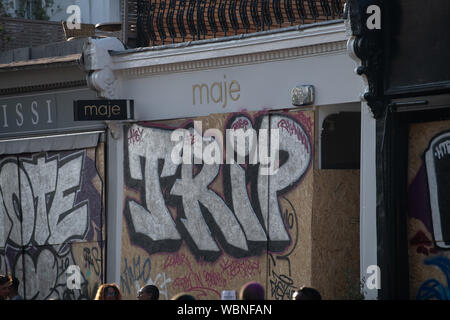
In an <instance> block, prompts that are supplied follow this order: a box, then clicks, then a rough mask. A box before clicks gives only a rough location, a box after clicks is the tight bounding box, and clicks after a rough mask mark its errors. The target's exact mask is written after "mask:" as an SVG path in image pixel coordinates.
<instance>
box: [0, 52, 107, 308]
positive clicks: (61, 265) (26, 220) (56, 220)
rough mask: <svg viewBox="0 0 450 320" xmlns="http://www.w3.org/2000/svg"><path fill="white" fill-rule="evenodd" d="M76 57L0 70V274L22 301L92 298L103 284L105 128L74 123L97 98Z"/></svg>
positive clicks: (95, 124)
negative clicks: (83, 102) (15, 285)
mask: <svg viewBox="0 0 450 320" xmlns="http://www.w3.org/2000/svg"><path fill="white" fill-rule="evenodd" d="M80 57H81V54H80V55H78V56H77V55H74V56H71V57H57V58H53V59H41V60H34V61H32V62H13V63H11V64H8V65H2V66H1V68H0V69H1V70H0V73H1V76H0V77H1V82H2V85H1V88H2V89H1V91H2V96H1V97H0V106H1V111H2V112H1V122H2V124H1V130H0V135H1V138H0V154H1V156H0V176H1V178H0V181H1V187H0V189H1V191H0V197H1V201H0V273H1V274H12V275H14V276H15V277H16V278H17V279H18V280H19V281H20V286H19V293H20V294H21V295H22V296H23V297H24V298H25V299H37V300H44V299H91V298H93V296H94V295H95V292H96V289H97V287H98V285H99V284H101V283H103V282H104V279H105V252H106V250H105V241H106V230H105V228H106V223H105V212H106V211H105V186H106V185H105V183H106V180H105V179H106V175H105V150H106V149H105V136H106V135H105V130H106V129H105V125H104V124H103V123H101V122H90V123H81V122H75V121H74V118H73V101H74V100H77V99H96V93H95V92H94V91H93V90H91V89H89V88H88V86H87V83H86V80H85V74H84V71H83V70H82V69H81V68H80V67H79V63H78V59H79V58H80ZM70 266H79V269H78V270H77V271H79V275H80V277H79V279H78V280H77V281H76V282H75V283H74V284H75V285H76V286H77V287H78V290H71V288H73V287H71V286H69V285H68V282H67V279H68V277H69V276H70V274H68V273H67V272H74V271H73V270H72V269H70V268H71V267H70ZM70 270H72V271H70Z"/></svg>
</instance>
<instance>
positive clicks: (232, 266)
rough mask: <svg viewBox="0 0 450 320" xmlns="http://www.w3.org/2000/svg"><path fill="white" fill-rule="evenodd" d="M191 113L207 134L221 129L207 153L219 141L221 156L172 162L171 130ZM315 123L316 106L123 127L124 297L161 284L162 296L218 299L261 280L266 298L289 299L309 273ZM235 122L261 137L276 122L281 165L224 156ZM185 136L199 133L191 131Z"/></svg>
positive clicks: (185, 122) (189, 124) (187, 124)
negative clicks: (272, 168) (269, 167)
mask: <svg viewBox="0 0 450 320" xmlns="http://www.w3.org/2000/svg"><path fill="white" fill-rule="evenodd" d="M195 120H198V121H201V127H202V129H201V130H200V129H199V130H198V132H203V136H204V137H205V136H208V133H211V134H215V137H216V139H215V140H214V141H213V142H211V141H210V142H209V143H205V145H204V150H203V151H205V152H204V153H203V154H202V155H203V160H205V159H206V157H207V155H208V154H209V156H211V157H213V156H214V155H215V153H214V152H212V150H213V149H215V148H218V149H215V150H221V151H220V152H221V157H219V158H220V159H221V160H222V163H220V164H210V165H207V164H204V165H200V164H199V165H195V164H187V163H183V164H176V165H175V162H174V161H173V158H172V155H173V154H172V152H173V150H174V148H176V143H174V142H173V141H171V139H170V137H171V135H172V134H173V132H174V131H176V130H177V129H180V128H184V129H187V130H189V128H192V127H193V126H194V125H196V124H195V122H194V121H195ZM313 124H314V121H313V116H312V113H309V112H295V113H284V112H279V113H274V114H270V115H269V114H268V113H258V114H256V113H237V114H214V115H210V116H208V117H203V118H196V119H180V120H178V121H177V122H164V123H139V124H134V125H132V126H131V127H129V128H126V129H125V134H126V136H127V139H126V143H125V145H124V148H125V163H124V165H125V179H124V180H125V188H124V192H125V197H124V217H123V237H122V265H121V284H120V286H121V288H122V291H123V293H124V296H125V298H127V299H135V294H136V291H137V290H138V289H139V287H141V286H143V285H144V284H146V283H155V284H156V285H157V286H158V287H159V288H160V292H161V299H168V298H170V297H172V296H174V295H175V294H177V293H179V292H187V293H190V294H192V295H194V296H195V297H196V298H197V299H220V296H221V292H222V291H223V290H235V291H237V292H238V291H239V289H240V287H241V286H242V285H243V284H244V283H246V282H248V281H251V280H252V281H258V282H260V283H261V284H263V286H264V287H265V289H266V297H267V298H268V299H288V298H290V294H291V292H292V290H294V289H295V288H296V287H298V285H299V284H303V283H304V282H307V281H310V279H309V277H310V273H311V265H310V261H311V259H310V252H311V243H310V225H311V223H310V217H311V212H312V181H313V179H312V170H311V167H312V161H313V155H314V148H313V144H312V141H313V132H314V131H313V130H314V127H313ZM197 128H198V123H197ZM239 128H244V129H246V130H247V129H251V128H253V129H255V130H256V131H257V132H258V139H259V137H260V134H261V131H259V130H261V129H269V128H271V129H277V130H279V137H280V150H282V151H283V152H282V153H280V154H282V155H281V156H280V159H279V161H278V162H277V165H278V166H279V169H278V170H277V171H276V172H273V174H269V175H267V174H262V171H261V170H259V169H258V166H257V165H256V164H253V163H250V160H249V159H247V162H246V163H244V164H236V163H235V164H231V163H228V162H227V158H226V154H225V152H224V150H226V149H222V147H223V146H224V145H226V140H225V139H221V138H220V135H222V138H224V137H226V132H227V131H226V130H227V129H230V130H236V129H239ZM305 128H306V129H305ZM208 129H215V131H211V130H209V131H208ZM256 131H255V132H256ZM130 137H133V139H130ZM189 139H190V142H191V143H192V144H194V145H195V141H199V140H196V139H199V138H198V136H196V135H195V134H193V131H192V136H190V137H189ZM200 139H202V137H200ZM200 141H202V140H200ZM259 142H260V141H259V140H258V143H259ZM207 146H209V147H210V148H211V149H207ZM207 150H209V151H207ZM247 151H248V150H247ZM247 153H248V152H247ZM144 168H145V169H144Z"/></svg>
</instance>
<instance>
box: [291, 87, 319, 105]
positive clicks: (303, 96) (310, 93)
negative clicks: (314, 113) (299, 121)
mask: <svg viewBox="0 0 450 320" xmlns="http://www.w3.org/2000/svg"><path fill="white" fill-rule="evenodd" d="M291 96H292V104H293V105H294V106H306V105H309V104H313V103H314V86H312V85H298V86H296V87H295V88H294V89H292V91H291Z"/></svg>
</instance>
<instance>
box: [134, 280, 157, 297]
mask: <svg viewBox="0 0 450 320" xmlns="http://www.w3.org/2000/svg"><path fill="white" fill-rule="evenodd" d="M137 299H138V300H158V299H159V289H158V287H156V286H154V285H151V284H148V285H146V286H143V287H142V288H141V289H140V290H139V291H138V295H137Z"/></svg>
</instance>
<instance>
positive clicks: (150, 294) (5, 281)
mask: <svg viewBox="0 0 450 320" xmlns="http://www.w3.org/2000/svg"><path fill="white" fill-rule="evenodd" d="M19 284H20V282H19V280H18V279H17V278H15V277H13V276H4V275H0V300H24V299H23V297H22V296H20V295H19V293H18V291H19ZM136 298H137V299H138V300H159V289H158V287H157V286H154V285H150V284H148V285H145V286H143V287H142V288H141V289H140V290H139V291H138V292H137V296H136ZM237 298H238V299H239V300H265V290H264V286H263V285H261V284H260V283H259V282H255V281H251V282H247V283H246V284H244V285H243V286H242V287H241V289H240V290H239V296H238V297H237ZM291 299H292V300H322V297H321V295H320V293H319V292H318V291H317V290H316V289H314V288H311V287H302V288H300V289H298V290H295V291H294V292H293V294H292V297H291ZM94 300H122V293H121V291H120V288H119V286H117V284H115V283H105V284H102V285H101V286H100V287H99V288H98V289H97V293H96V295H95V298H94ZM171 300H196V299H195V297H194V296H193V295H191V294H189V293H186V292H180V293H177V294H176V295H174V296H173V297H172V298H171Z"/></svg>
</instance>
